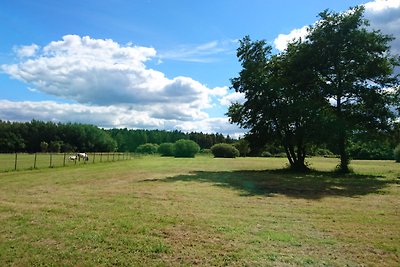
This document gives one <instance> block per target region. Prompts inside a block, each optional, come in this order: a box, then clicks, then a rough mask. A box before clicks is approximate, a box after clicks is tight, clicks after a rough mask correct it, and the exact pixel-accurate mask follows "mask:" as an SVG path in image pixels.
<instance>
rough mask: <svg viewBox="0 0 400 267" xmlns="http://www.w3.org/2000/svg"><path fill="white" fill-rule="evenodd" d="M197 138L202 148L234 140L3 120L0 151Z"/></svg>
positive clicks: (100, 148) (119, 147)
mask: <svg viewBox="0 0 400 267" xmlns="http://www.w3.org/2000/svg"><path fill="white" fill-rule="evenodd" d="M180 139H189V140H192V141H194V142H196V143H197V144H198V145H199V146H200V148H201V149H208V148H210V147H211V146H213V145H214V144H217V143H224V142H226V143H232V142H233V141H234V140H233V139H232V138H230V137H229V136H227V137H225V136H224V135H222V134H206V133H201V132H200V133H197V132H191V133H184V132H181V131H164V130H140V129H139V130H133V129H126V128H125V129H102V128H99V127H97V126H94V125H90V124H79V123H54V122H44V121H38V120H32V121H30V122H9V121H2V120H0V152H1V153H11V152H28V153H35V152H77V151H85V152H110V151H118V152H134V151H135V150H136V149H137V148H138V147H139V146H140V145H143V144H146V143H153V144H162V143H169V142H171V143H174V142H176V141H177V140H180Z"/></svg>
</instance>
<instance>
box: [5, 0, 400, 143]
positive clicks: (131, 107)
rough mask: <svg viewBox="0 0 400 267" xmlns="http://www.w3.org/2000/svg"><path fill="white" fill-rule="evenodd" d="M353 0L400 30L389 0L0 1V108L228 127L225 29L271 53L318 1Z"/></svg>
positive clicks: (399, 6)
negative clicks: (268, 48) (256, 41)
mask: <svg viewBox="0 0 400 267" xmlns="http://www.w3.org/2000/svg"><path fill="white" fill-rule="evenodd" d="M360 4H366V17H367V18H370V19H371V22H372V23H371V24H372V26H376V27H375V28H380V29H382V30H383V31H384V32H385V33H391V34H394V35H395V36H397V35H398V36H400V33H399V30H398V29H400V13H399V11H400V0H395V1H393V0H388V1H383V0H375V1H373V0H371V1H356V0H354V1H353V0H349V1H314V0H310V1H287V0H282V1H262V0H219V1H216V0H213V1H211V0H203V1H189V0H186V1H183V0H164V1H162V0H158V1H155V0H142V1H126V0H115V1H100V0H96V1H92V0H90V1H74V0H70V1H63V0H59V1H52V0H36V1H27V0H26V1H21V0H13V1H6V0H0V18H1V21H2V23H1V25H0V34H1V36H2V38H1V41H0V66H1V67H0V119H2V120H12V121H30V120H31V119H40V120H51V121H61V122H81V123H92V124H96V125H98V126H100V127H107V128H109V127H128V128H148V129H156V128H157V129H167V130H173V129H178V130H183V131H203V132H221V133H224V134H231V135H238V134H240V133H243V130H241V129H239V128H238V127H237V126H235V125H230V124H229V123H228V121H227V118H226V117H225V116H224V113H225V112H226V111H227V106H228V105H229V103H230V102H231V101H236V100H238V101H240V98H241V96H240V95H237V94H234V93H233V92H232V91H230V90H228V87H229V85H230V83H229V79H230V78H232V77H235V76H236V75H237V73H238V72H239V70H240V66H239V64H238V62H237V59H236V56H235V52H236V51H235V50H236V48H237V40H238V39H240V38H242V37H243V36H245V35H250V36H251V38H252V39H266V40H267V41H268V42H270V44H271V45H272V46H273V47H274V49H275V52H278V51H279V49H283V48H282V46H283V47H284V43H285V40H286V39H288V38H291V37H295V36H299V34H300V35H301V32H302V31H301V29H303V30H304V29H305V28H303V27H304V26H307V25H310V24H313V23H314V22H315V21H316V19H317V15H318V13H319V12H321V11H323V10H324V9H331V10H334V11H345V10H346V9H347V8H348V7H350V6H355V5H360ZM296 29H297V31H296ZM278 36H280V38H278ZM282 42H283V43H282ZM393 47H394V48H393V51H394V52H398V51H400V50H397V49H398V48H399V47H400V45H399V43H398V42H395V43H394V45H393Z"/></svg>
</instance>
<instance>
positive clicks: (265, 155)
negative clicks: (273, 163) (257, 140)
mask: <svg viewBox="0 0 400 267" xmlns="http://www.w3.org/2000/svg"><path fill="white" fill-rule="evenodd" d="M261 157H266V158H269V157H272V154H271V152H269V151H263V152H262V153H261Z"/></svg>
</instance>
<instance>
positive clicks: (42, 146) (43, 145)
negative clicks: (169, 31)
mask: <svg viewBox="0 0 400 267" xmlns="http://www.w3.org/2000/svg"><path fill="white" fill-rule="evenodd" d="M48 148H49V144H48V143H47V142H45V141H42V142H40V150H41V151H42V152H47V150H48Z"/></svg>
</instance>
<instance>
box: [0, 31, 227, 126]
mask: <svg viewBox="0 0 400 267" xmlns="http://www.w3.org/2000/svg"><path fill="white" fill-rule="evenodd" d="M29 47H31V49H32V51H33V50H34V51H35V53H36V55H35V56H34V53H29V52H28V50H29V49H28V48H27V47H21V48H20V49H19V50H18V52H19V53H20V54H21V55H22V54H24V55H28V54H29V55H30V56H31V57H30V58H28V59H23V60H21V62H20V63H18V64H9V65H2V66H1V69H2V70H3V71H4V72H5V73H7V74H9V75H10V76H11V77H12V78H15V79H18V80H21V81H23V82H25V83H27V84H28V85H30V86H32V87H34V88H35V89H36V90H38V91H41V92H43V93H46V94H50V95H54V96H57V97H61V98H64V99H67V100H74V101H76V102H78V103H80V104H86V105H97V106H110V105H115V106H129V107H130V108H132V109H136V110H146V111H147V112H148V113H149V114H150V115H154V116H158V117H160V116H161V115H163V116H162V117H168V118H170V119H173V118H175V119H179V120H191V119H203V118H205V117H207V114H206V113H205V112H204V111H202V110H203V109H206V108H209V107H211V100H210V96H212V95H221V94H222V93H223V91H224V89H221V88H214V89H210V88H208V87H206V86H205V85H203V84H201V83H200V82H198V81H195V80H193V79H191V78H189V77H182V76H179V77H175V78H173V79H169V78H167V77H165V75H164V74H163V73H162V72H160V71H157V70H153V69H149V68H147V67H146V65H145V62H146V61H148V60H151V59H152V58H154V57H155V56H156V54H157V52H156V50H155V49H154V48H149V47H141V46H133V45H132V44H127V45H120V44H118V43H117V42H114V41H113V40H110V39H107V40H103V39H92V38H90V37H88V36H85V37H80V36H77V35H66V36H64V37H63V38H62V40H60V41H53V42H51V43H49V44H48V45H46V46H45V47H43V48H42V49H41V50H40V51H37V50H38V46H34V45H32V46H29ZM210 47H213V44H209V45H208V46H204V48H202V49H204V50H206V49H208V48H210ZM21 51H25V52H21ZM138 108H139V109H138ZM162 113H163V114H162Z"/></svg>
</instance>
